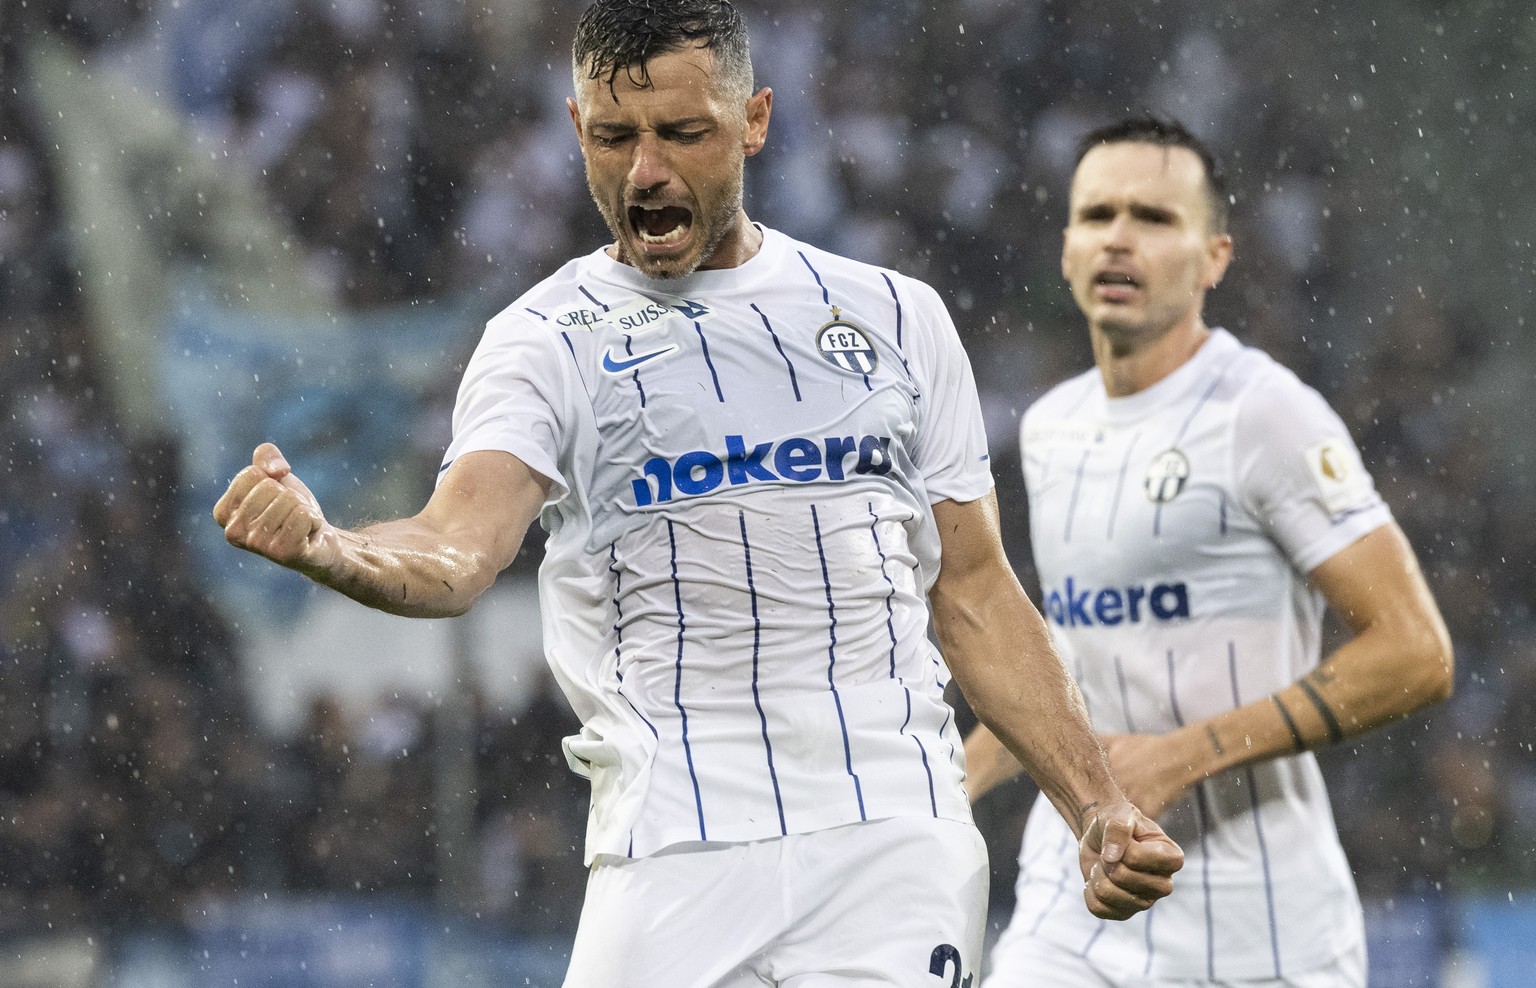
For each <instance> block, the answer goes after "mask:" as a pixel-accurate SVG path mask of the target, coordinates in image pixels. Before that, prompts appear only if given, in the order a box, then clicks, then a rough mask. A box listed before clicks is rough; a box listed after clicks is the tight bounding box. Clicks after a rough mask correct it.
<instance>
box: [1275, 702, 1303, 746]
mask: <svg viewBox="0 0 1536 988" xmlns="http://www.w3.org/2000/svg"><path fill="white" fill-rule="evenodd" d="M1269 698H1270V699H1271V700H1273V701H1275V708H1276V709H1278V710H1279V711H1280V719H1281V720H1284V721H1285V726H1286V729H1287V730H1289V731H1290V732H1291V744H1294V745H1295V746H1296V750H1297V751H1298V752H1302V751H1306V750H1307V742H1306V741H1304V740H1302V737H1301V731H1299V730H1297V728H1296V722H1295V721H1294V720H1292V719H1291V712H1290V711H1289V710H1287V709H1285V704H1284V703H1281V702H1280V697H1278V696H1276V695H1274V694H1273V693H1271V694H1270V697H1269Z"/></svg>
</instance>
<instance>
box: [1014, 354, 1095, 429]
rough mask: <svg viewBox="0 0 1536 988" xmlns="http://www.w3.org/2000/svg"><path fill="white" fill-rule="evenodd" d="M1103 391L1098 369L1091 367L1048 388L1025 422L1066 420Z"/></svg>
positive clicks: (1027, 413)
mask: <svg viewBox="0 0 1536 988" xmlns="http://www.w3.org/2000/svg"><path fill="white" fill-rule="evenodd" d="M1102 390H1103V379H1102V378H1101V377H1100V376H1099V370H1098V368H1097V367H1092V366H1090V367H1089V368H1088V369H1087V370H1084V371H1081V372H1079V373H1077V374H1074V375H1072V376H1071V377H1069V378H1067V379H1065V380H1063V381H1060V382H1058V383H1056V384H1053V385H1052V386H1051V387H1049V388H1047V389H1046V390H1045V392H1044V393H1043V394H1041V395H1040V396H1039V397H1038V398H1036V399H1035V400H1034V401H1032V402H1030V403H1029V407H1027V408H1025V409H1024V416H1023V421H1024V422H1025V423H1026V424H1028V423H1032V422H1036V421H1041V420H1044V419H1055V418H1066V417H1069V416H1071V415H1072V414H1074V413H1075V412H1077V411H1079V410H1081V409H1082V408H1083V406H1084V403H1085V402H1087V401H1088V400H1089V399H1091V398H1093V397H1094V396H1095V395H1096V394H1098V393H1100V392H1102Z"/></svg>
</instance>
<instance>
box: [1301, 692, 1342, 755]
mask: <svg viewBox="0 0 1536 988" xmlns="http://www.w3.org/2000/svg"><path fill="white" fill-rule="evenodd" d="M1296 685H1297V686H1300V687H1301V691H1302V692H1303V693H1305V694H1307V699H1308V700H1311V701H1312V706H1314V707H1316V708H1317V715H1318V716H1319V717H1321V718H1323V723H1324V724H1325V725H1327V727H1328V740H1329V741H1330V742H1332V743H1333V744H1338V743H1339V742H1340V741H1343V740H1344V729H1343V728H1342V727H1340V726H1339V718H1337V717H1335V716H1334V715H1333V710H1332V708H1330V707H1329V706H1328V703H1327V701H1325V700H1324V699H1323V695H1322V694H1321V693H1319V692H1318V691H1317V688H1316V687H1314V686H1313V685H1312V684H1311V683H1309V682H1307V681H1306V680H1305V679H1302V680H1298V681H1297V683H1296Z"/></svg>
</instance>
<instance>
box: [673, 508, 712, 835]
mask: <svg viewBox="0 0 1536 988" xmlns="http://www.w3.org/2000/svg"><path fill="white" fill-rule="evenodd" d="M667 542H668V543H670V545H671V549H672V597H673V601H674V602H675V605H676V607H677V673H676V675H675V677H674V679H673V683H672V702H673V704H675V705H676V706H677V712H678V713H679V714H680V715H681V716H682V720H683V755H684V757H685V758H687V760H688V778H689V779H691V780H693V804H694V806H695V807H696V808H697V809H698V811H699V840H709V833H708V831H706V830H705V829H704V797H703V796H702V795H700V793H699V776H698V774H697V773H696V772H694V770H693V747H692V745H690V744H689V743H688V708H687V707H684V706H683V636H684V635H685V634H686V632H687V621H686V619H685V618H684V616H683V584H682V582H681V581H680V580H678V578H677V532H676V531H675V530H674V528H673V525H672V519H671V518H668V519H667Z"/></svg>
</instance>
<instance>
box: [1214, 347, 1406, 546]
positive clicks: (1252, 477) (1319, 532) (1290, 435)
mask: <svg viewBox="0 0 1536 988" xmlns="http://www.w3.org/2000/svg"><path fill="white" fill-rule="evenodd" d="M1231 448H1232V449H1233V450H1234V458H1235V461H1236V462H1235V463H1234V473H1235V476H1236V486H1237V491H1238V496H1239V498H1240V499H1241V501H1242V504H1243V507H1244V508H1246V509H1247V510H1248V511H1249V512H1250V513H1251V514H1252V515H1253V516H1254V517H1255V518H1257V519H1258V520H1259V522H1260V524H1262V525H1263V526H1264V527H1265V529H1266V530H1267V531H1268V532H1269V535H1270V537H1271V538H1273V539H1274V540H1275V542H1276V543H1277V544H1278V545H1279V546H1280V547H1281V549H1282V550H1283V551H1284V552H1285V554H1286V555H1287V556H1288V557H1289V558H1290V560H1291V563H1292V565H1294V566H1295V567H1296V570H1297V572H1300V573H1310V572H1311V571H1312V570H1313V569H1316V568H1317V566H1318V565H1319V564H1321V563H1322V562H1324V561H1326V560H1327V559H1328V558H1329V557H1330V556H1332V555H1334V554H1335V553H1337V552H1338V551H1340V550H1341V549H1343V548H1345V547H1346V546H1348V545H1349V544H1350V543H1351V542H1354V541H1355V540H1356V539H1358V538H1360V537H1361V536H1362V535H1365V534H1366V533H1367V532H1370V531H1371V530H1373V529H1375V528H1378V527H1380V526H1381V525H1384V524H1386V523H1387V522H1388V521H1390V520H1391V518H1392V513H1391V510H1390V509H1389V508H1388V507H1387V504H1386V502H1385V501H1383V500H1382V499H1381V496H1380V495H1379V494H1378V493H1377V492H1376V487H1375V484H1374V483H1372V481H1371V475H1370V474H1369V473H1368V472H1367V471H1366V469H1365V464H1364V463H1363V462H1361V459H1360V453H1359V451H1358V450H1357V449H1356V448H1355V444H1354V442H1353V440H1351V439H1350V436H1349V431H1348V430H1347V429H1346V428H1345V427H1344V423H1343V422H1342V421H1341V420H1340V419H1339V416H1338V415H1337V414H1336V413H1335V412H1334V411H1333V409H1332V408H1330V407H1328V403H1327V402H1326V401H1324V400H1323V398H1322V396H1321V395H1319V394H1318V393H1317V392H1316V391H1314V390H1312V389H1311V388H1309V387H1307V386H1306V385H1305V384H1303V383H1301V381H1299V380H1297V378H1296V377H1295V376H1294V375H1292V374H1291V373H1289V372H1288V371H1281V370H1279V369H1278V368H1277V370H1276V372H1275V373H1272V374H1270V375H1269V376H1268V377H1266V378H1265V379H1264V380H1263V383H1262V384H1260V385H1259V386H1257V387H1255V388H1253V389H1252V390H1251V391H1250V392H1249V393H1248V395H1247V396H1246V398H1245V400H1244V401H1243V403H1242V405H1241V407H1240V409H1239V410H1238V412H1237V414H1236V415H1235V416H1234V417H1233V436H1232V447H1231Z"/></svg>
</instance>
